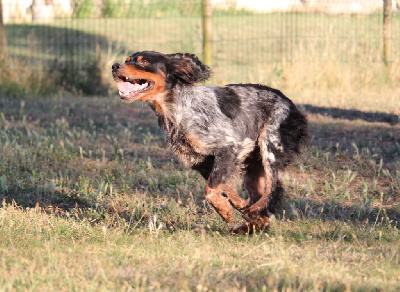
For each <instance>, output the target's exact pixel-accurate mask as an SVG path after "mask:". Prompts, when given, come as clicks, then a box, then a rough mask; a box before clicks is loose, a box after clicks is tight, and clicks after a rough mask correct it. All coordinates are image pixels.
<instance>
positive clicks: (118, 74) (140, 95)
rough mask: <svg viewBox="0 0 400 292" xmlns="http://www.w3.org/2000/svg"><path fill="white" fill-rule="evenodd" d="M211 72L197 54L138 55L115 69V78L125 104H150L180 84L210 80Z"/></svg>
mask: <svg viewBox="0 0 400 292" xmlns="http://www.w3.org/2000/svg"><path fill="white" fill-rule="evenodd" d="M210 74H211V70H210V68H209V67H208V66H206V65H204V64H203V63H202V62H201V61H200V60H199V59H198V58H197V57H196V55H193V54H182V53H177V54H161V53H158V52H151V51H144V52H137V53H135V54H133V55H132V56H130V57H128V58H127V59H126V61H125V63H123V64H120V63H115V64H114V65H112V75H113V78H114V80H115V82H117V84H118V89H119V94H120V96H121V99H122V100H123V101H125V102H132V101H135V100H142V101H147V100H151V99H152V98H155V97H156V96H158V95H159V94H163V93H165V92H167V91H169V90H171V89H172V88H174V87H175V86H176V85H177V84H181V85H192V84H194V83H197V82H202V81H205V80H207V79H208V78H209V77H210Z"/></svg>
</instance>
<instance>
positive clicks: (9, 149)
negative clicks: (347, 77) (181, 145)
mask: <svg viewBox="0 0 400 292" xmlns="http://www.w3.org/2000/svg"><path fill="white" fill-rule="evenodd" d="M399 95H400V92H399V90H393V89H390V90H389V89H388V90H381V91H380V92H379V93H378V92H375V93H371V92H361V93H357V94H356V93H343V92H325V93H321V91H317V90H309V91H304V92H301V93H299V92H295V91H293V92H289V96H290V97H291V98H292V99H293V100H294V102H295V103H296V104H299V105H300V107H301V108H302V109H303V110H304V111H305V112H306V113H307V115H308V117H309V120H310V134H311V136H312V140H311V145H310V147H309V149H308V150H307V151H306V152H305V154H304V155H303V156H302V157H301V158H300V159H299V160H298V162H297V163H296V164H295V165H294V166H293V167H292V168H291V169H290V170H289V171H288V172H287V173H286V174H285V175H284V184H285V187H286V190H287V192H286V199H285V204H284V208H283V210H281V211H280V212H279V214H277V215H276V218H275V220H274V221H273V223H272V228H271V231H270V233H268V234H257V235H255V236H251V237H246V236H241V237H236V236H229V235H227V226H226V225H225V224H224V223H223V222H222V220H221V219H220V218H219V217H218V215H217V214H216V213H215V212H214V211H213V210H212V209H211V208H210V207H209V206H208V205H207V204H205V202H204V193H203V189H204V185H205V183H204V181H203V179H202V178H201V177H200V176H199V175H198V174H197V173H195V172H192V171H190V170H188V169H185V168H184V167H183V166H182V165H181V164H179V163H178V162H177V160H176V159H175V158H174V157H173V155H172V154H171V152H170V150H169V149H168V146H167V145H166V142H165V141H164V139H163V137H162V134H161V133H160V130H159V129H158V126H157V124H156V119H155V117H154V115H153V113H152V112H151V111H150V110H149V109H148V108H147V106H145V105H141V104H140V103H134V104H130V105H126V104H123V103H121V102H120V101H119V98H118V97H117V96H116V95H114V96H112V97H107V98H106V97H98V98H95V97H94V98H84V97H80V98H78V97H72V96H66V95H62V96H58V97H54V98H51V99H50V98H36V99H32V98H28V99H20V98H5V97H2V98H0V133H1V136H0V156H1V160H0V287H1V288H0V290H2V291H20V290H30V291H43V290H47V291H76V290H92V291H105V290H121V291H132V290H135V291H136V290H137V291H147V290H197V291H207V290H220V291H222V290H224V291H226V290H231V291H235V290H240V291H244V290H257V291H260V290H261V291H272V290H286V291H293V290H302V291H310V290H314V291H315V290H326V291H350V290H356V291H357V290H362V291H376V290H381V291H398V290H399V289H400V268H399V267H400V234H399V228H400V224H399V222H400V204H399V203H400V124H399V120H398V115H399V114H400V112H399V109H400V104H399V99H398V98H397V97H398V96H399ZM361 97H362V98H361ZM1 202H2V203H1ZM1 204H2V205H1ZM237 219H238V221H239V218H237Z"/></svg>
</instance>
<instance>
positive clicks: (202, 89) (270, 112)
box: [112, 51, 308, 233]
mask: <svg viewBox="0 0 400 292" xmlns="http://www.w3.org/2000/svg"><path fill="white" fill-rule="evenodd" d="M112 73H113V78H114V80H115V81H116V82H117V83H118V88H119V90H120V95H121V99H123V100H124V101H125V102H132V101H135V100H142V101H146V102H148V103H149V105H150V106H151V107H152V109H153V110H154V111H155V113H156V114H157V116H158V121H159V125H160V127H161V128H162V129H163V130H164V133H165V135H166V139H167V141H168V143H169V144H170V145H171V148H172V151H173V152H174V153H175V155H176V156H177V157H178V158H179V160H181V161H182V162H183V163H184V164H185V165H186V166H188V167H191V168H192V169H195V170H197V171H199V172H200V173H201V175H202V176H203V177H204V178H205V179H206V180H207V185H206V199H207V201H208V202H209V203H210V204H211V205H212V206H213V207H214V208H215V209H216V211H217V212H218V213H219V214H220V215H221V217H222V218H223V219H224V220H225V221H226V222H230V221H232V215H233V210H232V206H233V207H234V208H236V209H237V210H239V211H240V212H241V213H242V216H243V218H245V219H246V221H247V222H246V223H245V224H243V225H241V226H239V227H237V228H234V229H232V230H231V232H232V233H243V232H244V233H246V232H253V231H255V230H260V229H266V230H267V229H268V227H269V218H268V212H271V213H274V212H275V211H276V209H277V208H278V207H279V205H280V202H281V199H282V195H283V188H282V184H281V182H280V180H279V178H278V174H279V172H280V171H282V170H284V169H285V168H286V167H287V166H288V165H289V164H290V163H291V162H292V161H293V159H294V158H295V156H296V155H298V154H299V153H300V150H301V148H302V146H304V145H305V144H306V142H307V139H308V134H307V120H306V118H305V117H304V115H303V114H302V113H301V112H300V111H299V110H298V109H297V108H296V107H295V105H294V104H293V103H292V102H291V100H289V99H288V98H287V97H286V96H285V95H283V94H282V93H281V92H280V91H278V90H276V89H272V88H270V87H267V86H263V85H259V84H229V85H226V86H221V87H217V86H194V84H195V83H198V82H202V81H204V80H206V79H208V78H209V77H210V74H211V70H210V68H209V67H208V66H206V65H204V64H203V63H202V62H201V61H200V60H199V59H198V58H197V57H196V56H195V55H193V54H182V53H178V54H161V53H158V52H152V51H144V52H138V53H135V54H133V55H132V56H130V57H128V58H127V60H126V62H125V63H124V64H119V63H116V64H114V65H113V66H112ZM239 173H240V174H242V175H243V185H244V188H245V189H246V191H247V192H248V195H249V200H244V199H242V198H241V197H240V196H238V195H237V193H236V191H235V190H234V188H233V187H232V186H231V185H230V183H231V179H232V178H233V177H234V176H235V175H237V174H239Z"/></svg>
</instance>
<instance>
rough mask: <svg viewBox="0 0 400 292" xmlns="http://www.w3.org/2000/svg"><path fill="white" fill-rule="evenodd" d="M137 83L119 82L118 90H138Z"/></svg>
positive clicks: (124, 91) (125, 91)
mask: <svg viewBox="0 0 400 292" xmlns="http://www.w3.org/2000/svg"><path fill="white" fill-rule="evenodd" d="M136 85H137V84H132V83H130V82H119V83H118V90H119V91H121V92H123V93H129V92H131V91H136V90H137V89H136V87H137V86H136Z"/></svg>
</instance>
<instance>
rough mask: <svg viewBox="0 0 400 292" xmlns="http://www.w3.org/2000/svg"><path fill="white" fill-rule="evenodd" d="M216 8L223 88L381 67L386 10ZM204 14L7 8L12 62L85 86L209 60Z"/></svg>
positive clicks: (270, 5) (82, 6)
mask: <svg viewBox="0 0 400 292" xmlns="http://www.w3.org/2000/svg"><path fill="white" fill-rule="evenodd" d="M212 3H213V17H212V20H213V26H212V28H213V36H212V56H213V60H212V64H211V65H212V68H213V72H214V73H213V82H214V83H217V84H221V83H227V82H258V83H268V82H267V80H271V79H273V78H281V77H282V75H284V74H285V68H288V67H291V66H297V68H298V69H297V70H298V71H301V70H304V71H307V70H309V68H310V66H311V64H315V66H316V67H318V66H324V64H326V63H336V64H338V63H340V64H342V63H343V64H349V63H351V64H354V66H355V67H357V66H358V65H360V66H361V64H362V66H365V65H366V64H368V65H370V66H371V67H374V66H376V64H382V56H383V28H382V22H383V16H382V15H383V13H382V10H383V2H382V1H381V0H363V1H361V0H285V1H280V0H271V1H261V0H259V1H257V0H254V1H239V0H237V1H232V0H224V1H223V0H214V1H212ZM399 5H400V3H399V1H397V2H396V0H393V1H392V11H393V16H392V24H391V25H392V36H391V40H392V42H391V46H392V51H393V54H392V60H390V62H392V63H396V62H399V54H398V53H397V54H396V52H399V50H400V15H399V12H398V11H399V10H398V8H399ZM201 8H202V1H201V0H174V1H167V0H71V1H62V0H34V1H32V0H30V1H28V0H3V18H4V22H5V31H6V36H7V59H11V60H18V64H19V66H20V64H21V62H23V66H25V67H27V68H30V70H36V71H43V70H47V71H51V72H58V73H57V74H59V71H60V68H61V71H62V72H64V73H65V74H62V78H63V79H68V78H74V79H78V81H79V78H81V75H80V74H81V72H82V69H84V70H86V71H87V73H88V74H94V75H95V74H97V75H99V76H100V75H104V77H103V78H106V79H107V78H109V77H107V74H108V73H109V72H108V70H109V67H110V65H111V64H112V63H113V62H114V61H116V60H118V61H122V60H124V58H125V57H126V56H127V55H128V54H131V53H133V52H136V51H141V50H156V51H161V52H164V53H173V52H191V53H195V54H197V55H198V56H199V57H200V58H202V56H203V49H202V44H203V34H202V31H203V30H202V29H203V28H202V9H201ZM121 58H123V59H121ZM14 63H15V64H17V61H15V62H14ZM93 63H97V64H96V66H93ZM362 66H361V67H362ZM363 68H364V67H363ZM63 70H64V71H63ZM95 70H98V71H100V72H96V73H94V72H92V71H95ZM103 70H104V72H103ZM86 71H85V72H86ZM91 72H92V73H91ZM314 73H315V72H314ZM71 74H72V75H71ZM68 76H69V77H68ZM92 77H93V76H92ZM100 77H101V76H100ZM82 78H83V77H82ZM75 82H76V80H75Z"/></svg>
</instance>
